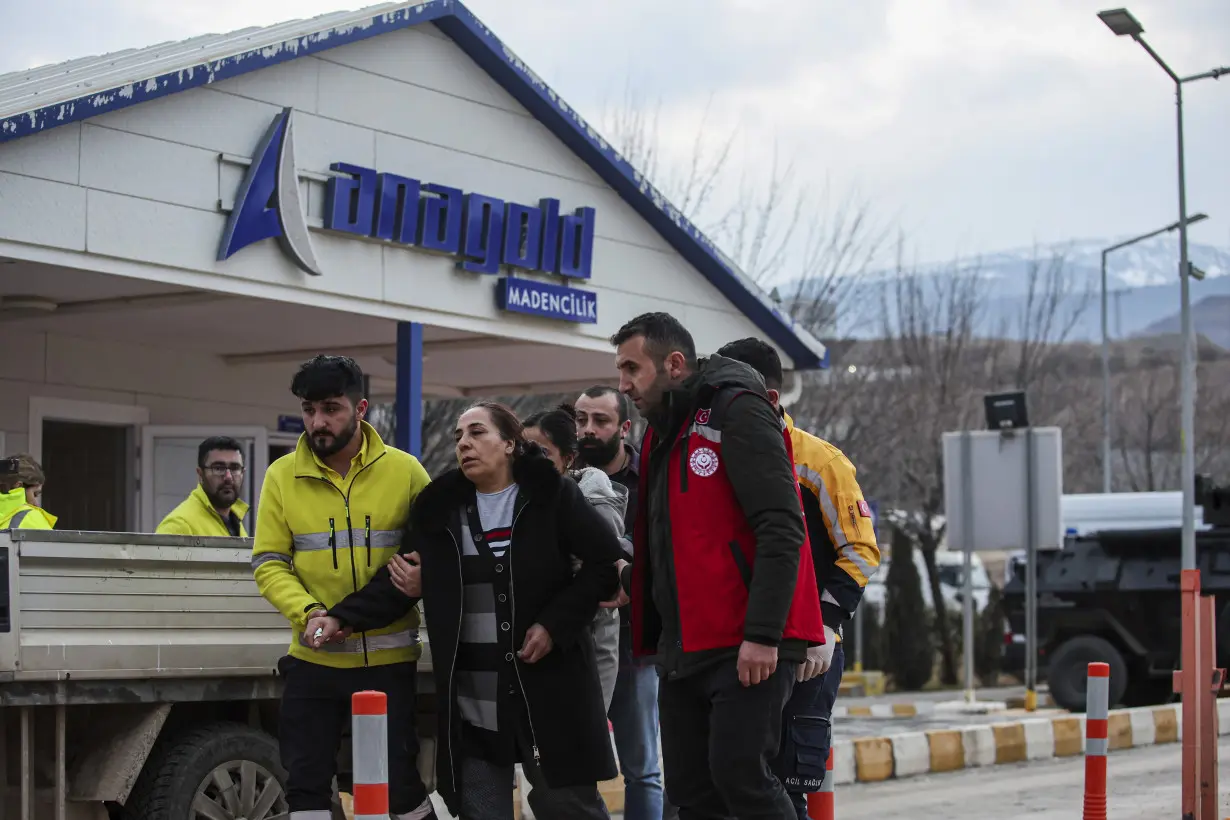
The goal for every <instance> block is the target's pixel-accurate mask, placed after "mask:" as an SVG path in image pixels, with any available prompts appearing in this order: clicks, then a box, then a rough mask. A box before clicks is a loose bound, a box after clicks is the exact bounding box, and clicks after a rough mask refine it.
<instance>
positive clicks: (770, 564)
mask: <svg viewBox="0 0 1230 820" xmlns="http://www.w3.org/2000/svg"><path fill="white" fill-rule="evenodd" d="M611 343H612V344H613V345H614V346H615V347H616V348H617V352H616V366H617V367H618V369H619V374H620V391H621V392H623V393H625V394H627V395H628V397H629V398H631V399H632V401H633V402H634V403H635V404H636V406H637V408H638V409H639V410H640V411H641V413H642V414H643V415H644V416H645V417H646V419H647V420H648V422H649V430H648V431H647V433H646V437H645V442H644V443H643V446H642V457H641V474H640V512H639V514H638V522H637V533H636V536H637V537H636V539H635V540H636V560H634V562H633V565H632V566H633V572H632V575H633V583H632V610H633V636H632V638H633V645H634V650H635V651H636V652H637V654H638V655H641V656H645V655H653V654H656V660H657V663H658V665H659V667H660V671H661V677H662V680H661V684H660V687H659V694H658V703H659V713H660V719H661V723H662V749H663V755H664V761H663V762H664V766H663V768H664V770H665V774H666V783H667V795H668V797H669V798H670V801H671V803H673V804H675V805H676V806H678V807H679V816H680V817H681V818H683V820H689V818H698V819H699V818H728V817H731V816H733V817H735V818H738V820H760V819H761V818H763V820H794V816H795V814H794V808H793V806H792V804H791V801H790V798H789V797H788V796H787V795H786V792H785V790H784V789H783V788H782V785H781V783H780V782H779V781H778V780H777V778H776V777H774V776H773V775H772V774H771V773H770V771H769V768H768V761H769V760H770V759H771V758H773V757H774V756H775V755H776V754H777V751H778V745H779V740H780V734H781V713H782V708H783V707H784V706H785V704H786V702H787V700H788V699H789V697H790V693H791V690H792V688H793V684H794V679H795V673H796V666H797V665H798V664H799V663H802V662H803V661H804V660H805V658H806V653H807V648H808V645H809V644H819V643H821V642H822V641H823V639H824V638H823V630H822V626H821V621H820V608H819V594H818V593H817V592H816V586H815V573H814V571H813V569H812V566H811V557H810V552H809V550H808V546H807V538H806V531H805V529H804V524H803V515H802V509H801V500H800V496H799V489H798V485H797V483H796V481H795V473H794V466H793V464H792V462H791V458H790V455H789V448H788V445H787V439H786V433H785V430H784V427H783V424H782V420H781V418H780V417H779V416H778V415H777V413H776V412H775V411H774V409H773V406H772V405H771V404H770V403H769V401H768V399H767V394H766V391H765V386H764V381H763V380H762V379H761V377H760V376H759V375H758V374H757V373H756V372H755V371H754V370H753V369H752V368H750V367H749V366H747V365H745V364H743V363H742V362H736V361H733V360H731V359H725V358H722V357H717V356H715V357H710V358H708V359H705V360H702V361H697V359H696V352H695V345H694V343H693V341H692V337H691V334H689V333H688V331H687V330H686V329H685V328H684V327H683V326H682V325H681V324H680V323H679V322H678V320H676V319H675V318H674V317H672V316H670V315H668V314H665V313H650V314H645V315H642V316H638V317H636V318H635V319H633V320H632V321H630V322H628V323H627V324H626V325H624V326H623V327H622V328H621V329H620V330H619V332H617V333H616V334H615V335H614V336H613V337H612V338H611ZM804 559H805V560H804ZM804 570H805V571H804Z"/></svg>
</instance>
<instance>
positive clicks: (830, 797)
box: [807, 746, 836, 820]
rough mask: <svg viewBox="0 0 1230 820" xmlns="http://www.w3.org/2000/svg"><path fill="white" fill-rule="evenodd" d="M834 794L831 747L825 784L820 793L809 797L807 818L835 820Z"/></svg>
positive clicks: (826, 767)
mask: <svg viewBox="0 0 1230 820" xmlns="http://www.w3.org/2000/svg"><path fill="white" fill-rule="evenodd" d="M835 797H836V795H835V794H834V793H833V747H832V746H830V747H829V759H828V761H827V762H825V764H824V782H823V783H821V784H820V791H818V792H813V793H811V794H809V795H807V816H808V818H809V820H834V817H835V815H834V813H833V812H834V811H835V809H836V807H835V806H834V799H835Z"/></svg>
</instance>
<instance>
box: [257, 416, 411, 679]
mask: <svg viewBox="0 0 1230 820" xmlns="http://www.w3.org/2000/svg"><path fill="white" fill-rule="evenodd" d="M360 425H361V430H362V434H363V445H362V448H361V449H360V451H359V454H358V455H357V456H356V457H355V459H354V461H353V462H352V463H351V466H350V470H349V471H348V472H347V474H346V477H345V478H342V477H341V476H339V475H338V474H337V473H335V472H334V471H333V470H331V469H329V468H328V467H326V466H325V465H324V463H323V462H322V461H321V460H320V459H319V458H318V457H317V456H316V454H315V453H313V452H312V450H311V448H310V447H309V446H308V441H307V437H306V434H305V435H301V436H300V437H299V443H298V445H297V446H296V448H295V452H293V453H289V454H287V455H285V456H282V457H281V458H279V459H278V460H277V461H275V462H274V463H273V464H272V465H270V467H269V470H268V472H266V473H265V482H264V485H263V486H262V487H261V498H260V505H259V507H258V510H257V524H256V538H255V541H254V543H253V546H252V570H253V574H254V576H255V577H256V584H257V586H258V587H259V588H260V591H261V594H262V595H264V596H265V598H266V599H267V600H268V601H269V602H270V603H271V604H273V605H274V606H275V607H277V608H278V611H280V612H281V613H282V614H283V615H284V616H285V617H286V619H287V620H288V621H290V625H291V631H292V636H291V645H290V654H291V655H292V656H294V657H296V658H301V659H303V660H306V661H309V662H311V663H317V664H321V665H322V666H332V667H359V666H383V665H385V664H390V663H403V662H407V661H414V660H418V657H419V655H420V654H421V652H422V647H421V646H419V637H418V626H419V615H418V610H417V609H412V610H411V611H410V612H409V614H407V615H406V616H404V617H402V618H400V619H398V620H397V621H395V622H393V623H392V624H390V625H389V626H387V627H384V628H382V629H374V630H371V631H369V632H361V633H356V634H354V635H352V636H351V637H350V638H348V639H347V640H345V641H343V642H342V643H328V644H325V645H324V646H323V647H321V648H320V649H312V648H310V647H308V646H307V645H306V643H305V642H304V641H303V629H304V626H305V625H306V622H307V616H308V613H310V612H311V611H312V610H315V609H328V608H329V607H332V606H334V605H335V604H338V603H340V602H341V601H342V599H343V598H345V597H346V596H347V595H349V594H350V593H352V592H355V591H357V590H359V589H362V588H363V586H364V585H366V584H367V582H368V581H370V580H371V578H372V576H373V575H375V574H376V571H377V570H379V569H380V568H381V567H382V566H384V565H385V564H386V563H387V562H388V560H389V559H390V558H392V557H393V555H395V554H396V553H397V550H398V548H399V547H400V546H401V540H402V532H403V530H404V528H405V525H406V518H407V516H408V514H409V511H410V505H411V503H412V502H413V501H414V499H415V497H416V496H417V495H418V494H419V492H420V491H421V490H422V489H423V488H424V487H426V486H427V484H428V483H430V481H431V479H430V478H429V477H428V475H427V471H426V470H424V469H423V466H422V465H421V464H420V463H419V461H418V459H416V458H414V457H413V456H411V455H410V454H409V453H405V452H403V451H401V450H398V449H395V448H393V447H389V446H388V445H386V444H385V443H384V441H382V440H381V438H380V434H379V433H377V432H376V430H375V428H374V427H372V426H371V425H369V424H368V423H367V422H360Z"/></svg>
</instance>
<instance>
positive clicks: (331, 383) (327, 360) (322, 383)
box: [290, 355, 363, 404]
mask: <svg viewBox="0 0 1230 820" xmlns="http://www.w3.org/2000/svg"><path fill="white" fill-rule="evenodd" d="M290 392H291V393H293V394H294V395H295V396H297V397H298V398H300V399H302V400H303V401H324V400H325V399H336V398H338V397H339V396H345V397H346V398H348V399H350V400H351V401H352V402H354V403H355V404H358V403H359V402H360V401H361V400H362V399H363V371H362V370H361V369H360V368H359V365H358V364H357V363H356V362H355V360H354V359H352V358H350V357H349V356H325V355H320V356H317V357H316V358H314V359H309V360H308V361H306V362H304V363H303V364H301V365H299V371H298V372H297V373H295V377H294V378H293V379H291V382H290Z"/></svg>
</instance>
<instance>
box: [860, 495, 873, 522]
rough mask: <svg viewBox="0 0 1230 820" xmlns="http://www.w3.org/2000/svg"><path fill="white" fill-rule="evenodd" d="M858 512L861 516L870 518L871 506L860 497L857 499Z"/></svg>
mask: <svg viewBox="0 0 1230 820" xmlns="http://www.w3.org/2000/svg"><path fill="white" fill-rule="evenodd" d="M858 514H859V515H861V516H862V517H863V518H871V507H870V506H868V505H867V502H866V501H864V500H863V499H861V498H860V499H859V500H858Z"/></svg>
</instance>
